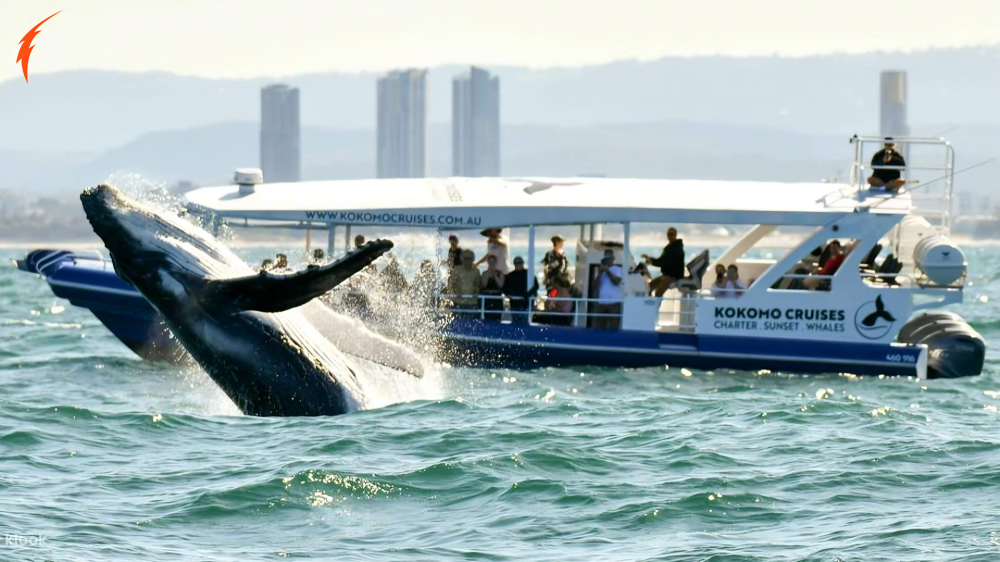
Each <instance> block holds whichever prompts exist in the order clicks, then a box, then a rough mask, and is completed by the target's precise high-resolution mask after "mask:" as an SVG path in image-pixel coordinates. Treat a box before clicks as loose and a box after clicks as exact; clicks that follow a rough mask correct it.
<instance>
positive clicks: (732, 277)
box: [726, 264, 747, 297]
mask: <svg viewBox="0 0 1000 562" xmlns="http://www.w3.org/2000/svg"><path fill="white" fill-rule="evenodd" d="M726 277H727V279H728V281H726V291H727V293H728V296H732V297H742V296H743V291H746V290H747V284H746V281H744V280H742V279H740V270H739V268H738V267H736V264H733V265H731V266H729V269H727V270H726Z"/></svg>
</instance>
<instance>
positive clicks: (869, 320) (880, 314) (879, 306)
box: [861, 295, 896, 328]
mask: <svg viewBox="0 0 1000 562" xmlns="http://www.w3.org/2000/svg"><path fill="white" fill-rule="evenodd" d="M879 318H881V319H883V320H885V321H887V322H890V323H891V322H895V321H896V319H895V318H894V317H893V316H892V314H889V313H888V312H886V310H885V303H883V302H882V295H879V296H878V298H876V299H875V312H872V313H871V314H869V315H868V316H865V319H864V320H862V321H861V325H862V326H865V327H868V328H870V327H872V326H874V325H875V322H877V321H878V319H879Z"/></svg>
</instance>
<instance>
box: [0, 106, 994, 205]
mask: <svg viewBox="0 0 1000 562" xmlns="http://www.w3.org/2000/svg"><path fill="white" fill-rule="evenodd" d="M940 127H941V128H938V129H937V130H938V131H940V130H943V128H944V127H945V126H944V125H942V126H940ZM917 132H918V133H920V132H921V131H917ZM949 135H951V136H953V138H954V139H956V140H955V143H954V144H955V145H956V147H957V152H958V154H959V159H958V167H959V168H960V169H961V168H962V167H966V166H971V165H974V164H976V163H979V162H982V161H983V160H985V159H987V158H990V157H992V156H995V155H996V152H995V151H996V150H997V147H1000V126H995V127H988V126H962V127H958V128H957V129H955V130H953V131H951V133H949ZM257 138H258V125H257V123H255V122H246V121H233V122H224V123H216V124H213V125H208V126H203V127H195V128H191V129H183V130H171V131H162V132H158V133H149V134H145V135H142V136H140V137H139V138H137V139H135V140H133V141H131V142H128V143H126V144H124V145H122V146H120V147H117V148H114V149H111V150H107V151H105V152H102V153H98V154H96V155H95V154H83V153H71V154H67V155H66V156H65V157H64V158H59V157H57V156H51V155H50V156H49V157H41V156H39V155H37V154H32V153H23V152H17V151H4V150H0V188H2V187H8V188H15V189H16V188H19V187H22V188H23V187H28V186H30V189H26V190H25V191H30V192H31V193H34V194H45V193H52V194H69V193H71V192H76V191H78V190H79V189H81V188H82V187H84V186H86V185H91V184H94V183H97V182H100V181H103V180H105V179H106V178H108V177H109V176H110V175H111V174H113V173H116V172H119V173H121V172H129V173H136V174H140V175H142V176H143V177H146V178H149V179H151V180H155V181H162V182H165V183H167V184H173V183H175V182H178V181H181V180H186V181H191V182H194V183H195V184H196V185H220V184H225V183H228V182H229V180H230V178H231V177H232V172H233V170H234V169H236V168H238V167H246V166H257V165H258V161H259V156H258V141H257ZM847 140H848V137H847V136H846V135H815V134H813V135H810V134H802V133H796V132H790V131H784V130H778V129H766V128H760V127H747V126H732V125H713V124H706V123H697V122H688V121H674V122H660V123H644V124H625V125H595V126H587V127H558V126H551V125H549V126H543V125H505V126H504V128H503V136H502V142H501V144H502V146H501V152H502V157H501V160H502V170H503V173H504V174H505V175H508V176H527V175H541V176H574V175H580V174H600V175H606V176H609V177H639V178H690V179H726V180H765V181H766V180H772V181H818V180H820V179H823V178H830V177H833V176H835V175H838V174H839V175H842V176H845V177H846V176H847V174H848V173H849V171H850V164H851V159H852V157H853V149H852V148H851V147H850V145H849V144H848V142H847ZM450 142H451V139H450V128H449V127H448V126H447V125H443V124H438V125H432V126H431V128H430V134H429V145H428V149H429V153H430V162H429V174H430V175H431V176H437V177H444V176H449V175H451V159H450V154H451V151H450ZM302 151H303V154H302V170H303V179H304V180H321V179H353V178H367V177H373V175H374V171H375V134H374V132H373V131H371V130H339V129H329V128H324V127H305V128H303V132H302ZM998 168H1000V163H994V164H991V165H990V166H983V167H980V168H977V169H975V170H971V171H969V172H967V173H964V174H961V175H960V176H959V177H957V178H956V185H957V186H960V187H962V186H964V187H968V188H972V189H973V190H975V191H980V192H983V193H989V192H990V191H993V189H994V188H993V186H994V185H995V180H994V178H995V177H996V175H997V169H998ZM265 179H266V178H265ZM924 180H925V181H926V180H927V178H926V177H924Z"/></svg>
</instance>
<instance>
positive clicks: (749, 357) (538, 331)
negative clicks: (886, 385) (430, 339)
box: [440, 318, 926, 377]
mask: <svg viewBox="0 0 1000 562" xmlns="http://www.w3.org/2000/svg"><path fill="white" fill-rule="evenodd" d="M440 337H441V339H442V343H443V345H441V346H440V350H441V353H442V354H443V358H444V359H445V360H447V361H449V362H452V363H457V364H467V365H475V366H489V367H517V368H525V367H532V366H536V367H538V366H549V365H552V366H574V365H598V366H609V367H655V366H664V365H668V366H674V367H688V368H692V369H703V370H714V369H733V370H744V371H747V370H749V371H759V370H768V371H781V372H790V373H851V374H857V375H893V376H918V377H919V376H921V375H922V374H923V373H924V372H926V371H925V370H926V347H925V346H920V345H909V344H898V343H894V344H859V343H853V342H850V343H845V342H837V341H815V340H813V341H807V340H778V339H768V338H746V337H729V336H706V335H696V334H693V333H660V332H644V331H629V330H591V329H583V328H572V327H562V326H537V325H525V324H507V323H500V322H488V321H484V320H479V319H465V318H458V319H455V320H453V321H452V322H451V323H449V324H448V325H447V326H446V327H445V328H444V329H443V330H442V331H441V333H440Z"/></svg>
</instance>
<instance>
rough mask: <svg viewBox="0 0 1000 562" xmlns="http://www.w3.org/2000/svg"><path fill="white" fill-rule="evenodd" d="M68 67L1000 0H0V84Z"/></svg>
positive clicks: (416, 62)
mask: <svg viewBox="0 0 1000 562" xmlns="http://www.w3.org/2000/svg"><path fill="white" fill-rule="evenodd" d="M58 10H63V12H62V13H61V14H59V15H58V16H56V17H54V18H52V19H51V20H49V21H48V22H46V23H45V25H44V26H42V28H41V33H40V34H39V35H38V36H37V37H36V38H35V40H34V44H35V45H36V47H35V49H34V51H33V52H32V55H31V61H30V66H29V77H30V73H33V72H34V73H43V72H52V71H58V70H68V69H78V68H99V69H113V70H130V71H144V70H167V71H172V72H177V73H181V74H194V75H201V76H219V77H222V76H225V77H247V76H281V75H288V74H297V73H303V72H322V71H329V70H383V69H388V68H392V67H401V66H433V65H437V64H445V63H462V64H467V63H474V64H484V65H490V64H504V65H519V66H532V67H549V66H580V65H587V64H593V63H601V62H608V61H612V60H621V59H639V60H649V59H655V58H659V57H663V56H669V55H708V54H726V55H772V54H780V55H785V56H804V55H812V54H820V53H830V52H864V51H876V50H912V49H925V48H929V47H953V46H968V45H982V44H995V43H1000V25H998V23H1000V0H948V1H941V0H926V1H925V0H868V1H855V0H681V1H672V0H611V1H603V0H601V1H597V0H503V1H487V0H283V1H276V0H0V16H2V17H0V51H3V52H0V60H4V61H8V63H7V64H3V65H0V80H5V79H9V78H13V77H17V76H20V74H21V67H20V65H19V64H17V63H16V62H15V60H16V58H17V50H18V45H17V43H18V41H20V40H21V37H23V36H24V34H25V33H26V32H27V31H28V30H29V29H31V28H32V27H34V26H35V24H37V23H38V22H39V21H41V20H43V19H45V18H46V17H48V16H49V15H51V14H52V13H53V12H56V11H58Z"/></svg>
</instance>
